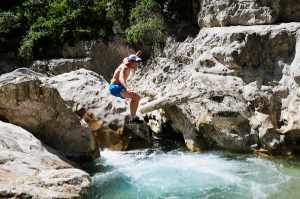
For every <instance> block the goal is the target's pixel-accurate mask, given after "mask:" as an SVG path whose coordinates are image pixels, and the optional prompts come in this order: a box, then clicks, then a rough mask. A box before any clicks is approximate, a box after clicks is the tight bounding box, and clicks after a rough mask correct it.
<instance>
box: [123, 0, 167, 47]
mask: <svg viewBox="0 0 300 199" xmlns="http://www.w3.org/2000/svg"><path fill="white" fill-rule="evenodd" d="M129 20H130V24H131V26H130V27H129V28H128V29H127V30H126V33H127V41H128V42H130V43H133V44H134V43H138V42H139V41H143V42H145V43H146V44H148V45H153V44H154V43H157V42H162V41H164V39H165V38H164V37H165V25H164V21H163V17H162V15H161V8H160V5H159V4H158V3H157V2H155V1H154V0H138V1H137V4H136V7H135V8H133V9H132V10H131V13H130V17H129Z"/></svg>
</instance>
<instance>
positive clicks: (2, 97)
mask: <svg viewBox="0 0 300 199" xmlns="http://www.w3.org/2000/svg"><path fill="white" fill-rule="evenodd" d="M42 81H46V78H45V77H44V76H42V75H41V74H38V73H35V72H33V71H31V70H29V69H17V70H15V71H13V72H11V73H8V74H4V75H2V76H0V91H1V92H0V116H1V119H2V120H5V121H8V122H10V123H13V124H16V125H18V126H21V127H23V128H25V129H26V130H28V131H30V132H32V133H33V134H34V135H35V136H36V137H38V138H39V139H40V140H41V141H42V142H43V143H45V144H47V145H49V146H51V147H53V148H55V149H57V150H58V151H60V152H62V153H63V154H64V155H66V156H67V157H70V158H74V159H76V160H78V161H79V160H86V159H93V158H95V157H98V155H99V154H98V149H97V148H96V144H95V140H94V138H93V136H92V133H91V131H90V129H89V128H85V127H82V126H81V125H80V118H79V117H78V116H77V115H76V114H75V113H73V111H72V109H71V108H69V107H68V106H67V105H66V103H65V102H64V100H63V99H62V98H61V96H60V95H59V93H58V92H57V90H56V89H55V88H52V87H50V86H49V85H47V84H43V83H42Z"/></svg>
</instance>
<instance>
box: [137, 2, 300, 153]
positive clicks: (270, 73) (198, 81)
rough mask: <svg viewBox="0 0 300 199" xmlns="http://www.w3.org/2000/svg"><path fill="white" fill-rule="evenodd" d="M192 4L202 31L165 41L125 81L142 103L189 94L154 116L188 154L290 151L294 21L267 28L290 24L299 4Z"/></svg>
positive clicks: (298, 27) (294, 130) (293, 145)
mask: <svg viewBox="0 0 300 199" xmlns="http://www.w3.org/2000/svg"><path fill="white" fill-rule="evenodd" d="M200 5H201V6H200V7H201V8H200V11H199V18H198V21H199V25H200V26H201V27H206V28H202V29H201V30H200V32H199V34H198V36H197V37H196V38H187V39H186V40H185V41H184V42H175V41H174V40H172V39H169V40H168V41H167V45H166V47H165V49H164V53H163V54H162V55H161V56H159V57H156V58H153V59H152V60H151V61H149V63H148V65H146V66H144V67H143V68H141V69H140V70H139V72H138V73H137V78H136V79H135V80H134V81H133V83H135V84H136V85H138V86H139V87H138V89H139V90H140V92H141V93H143V94H144V95H145V96H148V98H147V99H148V100H149V101H152V100H155V99H160V98H162V97H166V96H170V95H173V94H174V93H175V94H178V95H182V96H189V97H188V99H187V100H185V101H177V102H174V103H169V104H167V105H164V106H162V109H161V114H163V115H166V116H167V119H168V120H169V121H170V122H171V123H172V126H173V128H174V129H177V130H179V131H180V132H181V133H182V134H183V136H184V139H185V142H186V145H187V147H188V148H190V149H191V150H201V149H206V148H209V147H218V148H225V149H230V150H236V151H251V150H253V149H258V148H264V149H267V150H270V151H272V152H280V153H289V154H290V153H292V152H297V150H298V147H297V145H298V144H299V133H298V125H297V123H298V122H297V121H298V119H297V115H299V112H298V111H297V110H298V108H296V107H297V98H298V97H297V93H298V92H299V91H298V90H299V85H298V83H297V81H298V80H297V79H298V76H299V72H298V71H299V61H300V60H299V56H298V54H299V53H298V48H299V42H298V41H299V31H300V23H296V22H293V23H282V24H274V23H278V22H280V21H298V20H299V18H298V16H297V14H295V15H293V17H292V16H291V15H290V14H291V13H290V12H292V11H291V10H297V9H299V5H300V4H295V2H294V1H293V2H291V1H255V0H253V1H243V0H239V1H205V0H203V1H200ZM287 10H289V11H290V12H287ZM257 24H270V25H257ZM273 24H274V25H273ZM236 25H247V26H236ZM218 26H229V27H218ZM180 118H181V119H180Z"/></svg>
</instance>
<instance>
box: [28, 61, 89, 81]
mask: <svg viewBox="0 0 300 199" xmlns="http://www.w3.org/2000/svg"><path fill="white" fill-rule="evenodd" d="M91 60H92V59H91V58H89V57H88V58H82V59H63V58H62V59H50V60H44V61H41V60H37V61H34V62H33V64H32V65H31V66H30V69H32V70H34V71H36V72H39V73H43V74H47V75H49V76H51V75H59V74H62V73H67V72H70V71H74V70H78V69H80V68H92V67H93V66H92V62H91Z"/></svg>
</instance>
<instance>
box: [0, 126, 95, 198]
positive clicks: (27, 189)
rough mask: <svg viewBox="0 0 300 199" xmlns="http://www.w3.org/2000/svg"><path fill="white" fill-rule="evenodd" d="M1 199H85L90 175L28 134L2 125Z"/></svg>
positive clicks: (0, 150) (0, 138)
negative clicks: (74, 166)
mask: <svg viewBox="0 0 300 199" xmlns="http://www.w3.org/2000/svg"><path fill="white" fill-rule="evenodd" d="M0 131H1V133H0V198H36V199H38V198H39V199H48V198H59V199H60V198H61V199H62V198H85V197H87V195H88V191H89V189H90V185H91V179H90V177H89V175H88V174H87V173H86V172H84V171H81V170H79V169H75V168H73V167H72V165H71V164H70V163H68V162H66V161H65V160H64V159H63V158H61V157H60V156H59V155H55V154H57V152H55V151H54V150H53V149H51V148H49V147H46V146H44V145H42V143H41V142H40V141H39V140H38V139H36V138H35V137H34V136H33V135H31V134H30V133H29V132H28V131H26V130H24V129H22V128H20V127H18V126H15V125H12V124H8V123H4V122H1V121H0Z"/></svg>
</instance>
